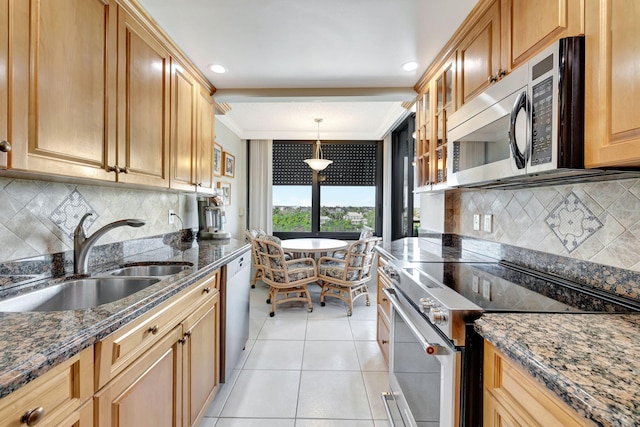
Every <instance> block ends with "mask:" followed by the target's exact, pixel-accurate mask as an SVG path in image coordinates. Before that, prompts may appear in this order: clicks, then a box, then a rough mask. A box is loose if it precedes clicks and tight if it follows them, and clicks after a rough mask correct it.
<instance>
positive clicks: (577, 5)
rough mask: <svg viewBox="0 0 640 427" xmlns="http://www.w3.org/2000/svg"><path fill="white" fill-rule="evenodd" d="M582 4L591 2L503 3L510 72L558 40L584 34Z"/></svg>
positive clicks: (517, 0) (505, 0)
mask: <svg viewBox="0 0 640 427" xmlns="http://www.w3.org/2000/svg"><path fill="white" fill-rule="evenodd" d="M583 3H586V4H587V5H588V4H589V3H593V2H592V0H586V2H585V0H535V1H531V0H503V15H502V16H503V18H504V21H505V22H504V31H503V46H502V49H503V50H504V53H505V54H506V58H504V60H505V63H506V64H508V69H509V70H512V69H514V68H516V67H517V66H519V65H521V64H522V63H523V62H525V61H527V60H528V59H529V58H531V57H532V56H533V55H535V54H536V53H538V52H539V51H540V50H542V49H543V48H545V47H546V46H548V45H550V44H551V43H552V42H553V41H555V40H558V39H560V38H562V37H568V36H575V35H579V34H583V33H584V16H583V6H584V5H583Z"/></svg>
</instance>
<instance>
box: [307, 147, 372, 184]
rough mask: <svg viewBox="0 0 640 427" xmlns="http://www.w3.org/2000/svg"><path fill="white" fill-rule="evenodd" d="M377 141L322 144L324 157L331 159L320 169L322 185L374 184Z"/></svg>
mask: <svg viewBox="0 0 640 427" xmlns="http://www.w3.org/2000/svg"><path fill="white" fill-rule="evenodd" d="M376 147H377V143H375V142H371V143H357V144H355V143H351V144H350V143H340V144H322V151H323V153H324V154H323V156H324V158H325V159H329V160H333V163H332V164H330V165H329V166H328V167H327V168H326V169H325V170H323V171H320V172H319V175H320V176H321V177H325V178H326V179H323V178H321V179H320V182H321V183H322V185H350V186H375V185H376Z"/></svg>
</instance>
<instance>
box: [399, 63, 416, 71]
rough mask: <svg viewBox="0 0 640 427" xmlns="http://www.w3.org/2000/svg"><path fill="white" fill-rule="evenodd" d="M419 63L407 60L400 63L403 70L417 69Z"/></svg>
mask: <svg viewBox="0 0 640 427" xmlns="http://www.w3.org/2000/svg"><path fill="white" fill-rule="evenodd" d="M418 66H419V64H418V63H417V62H416V61H409V62H407V63H406V64H403V65H402V69H403V70H405V71H414V70H417V69H418Z"/></svg>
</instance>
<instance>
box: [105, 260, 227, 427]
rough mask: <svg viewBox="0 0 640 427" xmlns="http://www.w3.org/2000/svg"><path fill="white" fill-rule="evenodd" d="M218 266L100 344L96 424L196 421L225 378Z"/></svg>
mask: <svg viewBox="0 0 640 427" xmlns="http://www.w3.org/2000/svg"><path fill="white" fill-rule="evenodd" d="M218 281H219V274H218V272H216V273H213V274H211V275H209V276H207V277H206V278H204V279H202V280H200V281H199V282H198V283H196V284H194V285H193V286H192V287H191V288H189V289H187V290H186V291H183V292H182V293H181V294H180V295H178V296H176V297H174V298H173V299H171V300H169V301H167V302H166V303H164V304H163V305H161V306H159V307H157V308H156V309H154V310H152V311H151V312H150V313H147V314H146V315H144V316H141V317H140V318H138V319H136V320H135V321H133V322H131V323H130V324H129V325H127V326H125V327H123V328H121V329H119V330H118V331H116V332H114V333H113V334H112V335H110V336H108V337H106V338H105V339H104V340H102V341H101V342H99V343H97V344H96V369H95V374H96V384H97V388H98V391H97V393H96V394H95V405H94V410H95V417H94V418H95V420H96V426H97V427H106V426H109V427H115V426H118V427H126V426H130V427H145V426H148V427H160V426H193V425H198V424H199V423H200V421H201V420H202V418H203V416H204V413H205V411H206V409H207V406H208V404H209V403H210V402H211V401H212V400H213V398H214V397H215V395H216V393H217V390H218V384H219V380H220V374H219V365H220V330H219V325H220V319H219V316H220V314H219V292H218V290H217V289H218Z"/></svg>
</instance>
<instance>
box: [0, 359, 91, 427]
mask: <svg viewBox="0 0 640 427" xmlns="http://www.w3.org/2000/svg"><path fill="white" fill-rule="evenodd" d="M92 394H93V347H90V348H87V349H85V350H83V351H82V352H80V353H79V354H77V355H75V356H73V357H72V358H70V359H69V360H66V361H65V362H63V363H62V364H60V365H58V366H56V367H54V368H53V369H51V370H50V371H48V372H47V373H45V374H43V375H42V376H40V377H38V378H36V379H35V380H33V381H31V382H30V383H29V384H27V385H25V386H24V387H22V388H20V389H18V390H17V391H15V392H13V393H11V394H10V395H8V396H6V397H5V398H3V399H2V400H0V426H2V427H23V426H25V425H26V423H23V422H22V417H23V415H25V414H26V413H28V412H30V411H32V410H35V409H37V408H42V409H43V410H44V415H43V418H42V419H41V420H40V422H39V423H40V425H61V424H60V422H62V420H64V419H69V418H74V417H76V416H74V412H76V410H77V409H78V408H79V407H80V405H81V404H82V403H83V402H85V401H86V400H88V399H89V398H90V397H91V396H92ZM78 412H80V411H78Z"/></svg>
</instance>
